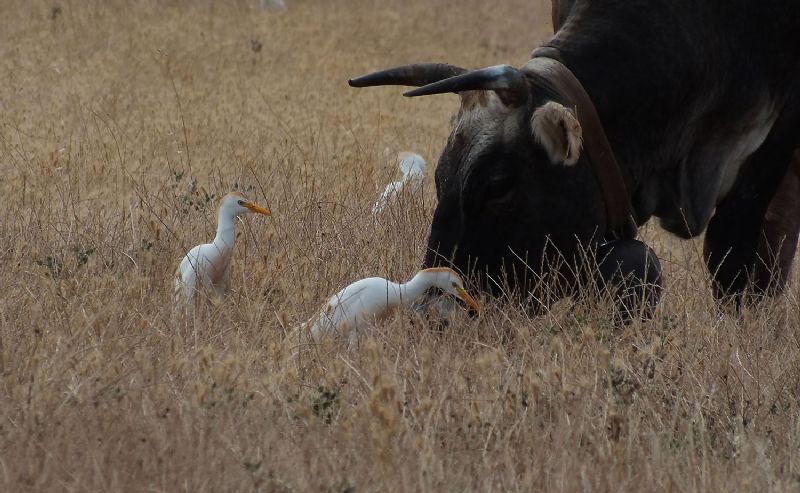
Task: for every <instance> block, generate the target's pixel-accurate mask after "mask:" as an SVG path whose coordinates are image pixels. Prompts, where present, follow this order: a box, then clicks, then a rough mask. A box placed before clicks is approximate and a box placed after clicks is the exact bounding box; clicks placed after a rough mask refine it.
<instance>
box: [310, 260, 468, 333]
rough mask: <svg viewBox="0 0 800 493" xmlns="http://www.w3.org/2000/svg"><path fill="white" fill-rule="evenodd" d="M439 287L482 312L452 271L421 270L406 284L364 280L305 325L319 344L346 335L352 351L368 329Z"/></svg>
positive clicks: (380, 279) (332, 299)
mask: <svg viewBox="0 0 800 493" xmlns="http://www.w3.org/2000/svg"><path fill="white" fill-rule="evenodd" d="M431 287H437V288H439V289H441V290H442V291H444V292H445V293H447V294H450V295H452V296H455V297H457V298H460V299H462V300H464V301H465V302H466V303H467V304H468V305H469V306H470V307H472V308H473V309H475V310H476V311H477V310H479V307H478V303H477V302H476V301H475V300H474V299H473V298H472V297H471V296H470V295H469V294H468V293H467V292H466V291H465V290H464V283H463V281H462V280H461V277H460V276H459V275H458V274H457V273H456V272H454V271H453V270H452V269H449V268H446V267H435V268H431V269H424V270H421V271H419V272H418V273H417V274H416V275H415V276H414V277H413V278H412V279H411V280H410V281H408V282H407V283H404V284H400V283H396V282H392V281H388V280H386V279H384V278H382V277H369V278H366V279H361V280H360V281H356V282H354V283H353V284H350V285H349V286H347V287H346V288H344V289H342V290H341V291H339V292H338V293H336V294H335V295H333V296H332V297H331V298H330V300H328V302H327V303H326V304H325V306H324V307H323V309H322V311H321V313H320V314H319V316H317V317H315V318H313V319H311V320H310V321H309V322H308V323H307V324H306V325H305V326H306V327H307V326H308V325H309V324H312V323H313V325H312V326H311V336H312V337H313V338H314V340H317V341H319V340H320V338H321V337H323V336H326V335H340V336H344V335H346V336H347V338H348V342H349V345H350V347H351V348H354V347H355V346H357V344H358V338H359V336H360V335H361V333H362V332H363V331H364V329H365V328H366V327H367V326H368V325H369V324H370V323H373V322H375V321H377V320H380V319H382V318H384V317H386V316H388V315H389V314H391V313H392V311H394V310H395V309H397V308H399V307H401V306H410V305H411V304H412V303H414V302H415V301H417V300H418V299H420V298H421V297H422V296H423V295H424V294H425V292H426V291H427V290H428V289H429V288H431Z"/></svg>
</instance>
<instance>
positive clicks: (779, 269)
mask: <svg viewBox="0 0 800 493" xmlns="http://www.w3.org/2000/svg"><path fill="white" fill-rule="evenodd" d="M776 140H777V139H776ZM777 144H778V145H765V146H763V147H762V149H760V150H759V151H758V152H757V153H756V155H754V156H753V157H752V158H751V159H750V160H748V163H747V165H746V166H745V168H744V169H743V170H742V173H741V174H740V177H739V179H738V180H737V184H736V185H735V186H734V189H733V190H731V192H730V193H729V194H728V196H727V197H726V198H725V199H724V200H723V201H722V202H720V204H719V205H718V206H717V210H716V212H715V213H714V217H713V218H712V219H711V222H710V223H709V225H708V229H707V230H706V238H705V246H704V254H705V258H706V263H707V265H708V268H709V270H710V271H711V274H712V276H713V288H714V295H715V297H716V298H717V299H718V300H733V301H735V302H736V304H737V305H738V304H740V303H741V302H742V301H743V300H744V298H745V295H747V294H752V295H757V296H761V295H764V294H772V293H776V292H779V291H780V290H781V289H783V287H784V285H785V284H786V278H787V276H788V273H789V269H790V267H791V259H792V257H793V255H794V251H795V248H796V246H797V234H798V231H799V229H800V197H798V195H797V194H798V190H800V181H798V180H800V178H798V174H797V171H796V170H797V167H798V165H797V158H798V156H797V154H795V155H794V157H792V153H793V148H792V147H788V146H785V145H780V144H781V142H777ZM789 162H792V169H791V170H789V169H788V168H789V166H788V164H789ZM780 163H786V164H784V165H781V164H780Z"/></svg>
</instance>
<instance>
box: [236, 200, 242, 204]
mask: <svg viewBox="0 0 800 493" xmlns="http://www.w3.org/2000/svg"><path fill="white" fill-rule="evenodd" d="M236 203H237V204H239V205H244V200H237V201H236Z"/></svg>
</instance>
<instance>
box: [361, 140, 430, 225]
mask: <svg viewBox="0 0 800 493" xmlns="http://www.w3.org/2000/svg"><path fill="white" fill-rule="evenodd" d="M397 162H398V163H399V166H400V171H401V172H402V173H403V177H402V178H401V179H400V180H398V181H395V182H392V183H389V184H388V185H386V189H385V190H384V191H383V195H381V196H380V198H378V201H377V202H375V206H374V207H373V208H372V212H373V214H380V213H381V211H383V209H384V208H385V207H386V205H387V204H388V203H389V202H390V201H392V200H393V199H394V198H395V197H396V196H397V195H399V194H400V193H401V192H404V191H408V193H412V194H413V193H417V191H418V190H419V189H420V188H421V187H422V182H423V180H424V179H425V160H424V159H423V158H422V156H420V155H419V154H415V153H413V152H401V153H400V154H398V155H397Z"/></svg>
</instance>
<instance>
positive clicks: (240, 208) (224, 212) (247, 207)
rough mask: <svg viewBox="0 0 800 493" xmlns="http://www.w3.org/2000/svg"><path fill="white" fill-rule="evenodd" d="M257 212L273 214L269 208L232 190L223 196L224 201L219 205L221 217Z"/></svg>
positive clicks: (267, 214) (266, 214)
mask: <svg viewBox="0 0 800 493" xmlns="http://www.w3.org/2000/svg"><path fill="white" fill-rule="evenodd" d="M252 212H255V213H257V214H264V215H265V216H271V215H272V213H271V212H270V211H268V210H267V209H265V208H263V207H261V206H260V205H258V204H256V203H255V202H251V201H250V200H248V199H247V198H246V197H245V196H244V195H242V194H241V193H239V192H231V193H229V194H227V195H225V196H224V197H222V202H220V205H219V217H220V218H221V217H230V218H234V217H237V216H240V215H242V214H249V213H252Z"/></svg>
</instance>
